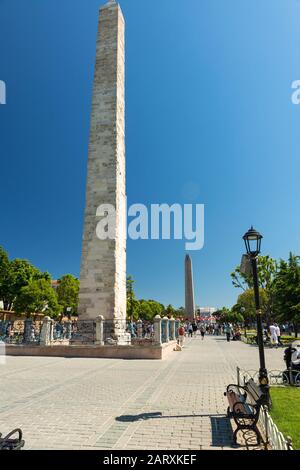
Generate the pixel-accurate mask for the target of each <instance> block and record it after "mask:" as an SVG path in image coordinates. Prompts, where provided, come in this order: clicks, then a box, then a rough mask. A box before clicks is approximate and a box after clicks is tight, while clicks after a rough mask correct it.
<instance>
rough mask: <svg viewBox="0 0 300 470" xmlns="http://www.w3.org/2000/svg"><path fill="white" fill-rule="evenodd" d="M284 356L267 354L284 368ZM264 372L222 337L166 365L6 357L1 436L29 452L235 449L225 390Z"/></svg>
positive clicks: (197, 343) (243, 348)
mask: <svg viewBox="0 0 300 470" xmlns="http://www.w3.org/2000/svg"><path fill="white" fill-rule="evenodd" d="M282 355H283V350H282V349H278V350H266V360H267V366H268V367H269V368H271V369H282V367H283V365H284V364H283V361H282ZM237 365H239V366H240V367H242V368H246V369H257V365H258V350H257V348H255V347H251V346H248V345H245V344H243V343H241V342H231V343H227V342H226V341H225V340H224V338H223V337H206V338H205V340H204V341H201V339H200V338H199V337H197V338H193V339H188V340H186V342H185V347H184V350H183V351H182V352H173V353H171V354H170V356H169V357H168V358H167V359H165V360H164V361H145V360H140V361H137V360H131V361H130V360H119V359H69V358H45V357H7V358H6V364H5V365H0V374H1V375H0V377H1V381H0V432H2V433H6V432H8V431H10V430H11V429H12V428H14V427H21V428H22V429H23V432H24V439H25V441H26V446H25V448H26V449H153V450H154V449H176V450H178V449H184V450H189V449H192V450H196V449H199V450H200V449H211V450H212V449H223V450H230V449H232V447H231V438H232V428H231V424H230V421H229V420H228V419H227V418H226V416H225V413H226V408H227V403H226V399H225V397H224V396H223V392H224V389H225V386H226V385H227V384H228V383H230V382H232V381H233V382H236V373H235V368H236V366H237Z"/></svg>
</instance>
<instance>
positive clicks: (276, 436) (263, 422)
mask: <svg viewBox="0 0 300 470" xmlns="http://www.w3.org/2000/svg"><path fill="white" fill-rule="evenodd" d="M236 370H237V384H238V385H241V386H244V385H245V383H246V382H248V381H249V380H250V379H253V380H254V381H255V382H256V383H258V374H259V373H258V371H255V370H248V371H246V370H244V369H241V368H240V367H237V368H236ZM293 372H296V373H297V375H296V377H298V375H299V382H298V383H297V384H295V383H292V382H290V380H291V379H292V377H293V375H289V374H290V373H291V374H292V373H293ZM268 378H269V384H270V385H272V386H274V385H275V386H276V385H281V386H284V385H289V384H290V385H296V386H299V385H300V372H299V371H292V370H288V371H277V370H271V371H268ZM297 380H298V379H297ZM258 423H259V426H260V429H261V430H262V432H263V437H264V441H265V444H266V445H269V446H270V447H271V448H272V450H293V448H292V439H291V438H290V437H284V435H283V434H282V432H281V431H279V429H278V427H277V425H276V424H275V423H274V421H273V419H272V417H271V416H270V414H269V412H268V407H267V406H262V407H261V409H260V414H259V419H258Z"/></svg>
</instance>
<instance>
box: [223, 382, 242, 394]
mask: <svg viewBox="0 0 300 470" xmlns="http://www.w3.org/2000/svg"><path fill="white" fill-rule="evenodd" d="M230 390H232V391H233V392H235V391H237V393H238V394H239V395H245V396H247V389H246V388H245V387H243V386H242V385H238V384H229V385H227V388H226V393H228V392H230ZM241 391H242V392H244V393H241ZM226 393H225V395H226Z"/></svg>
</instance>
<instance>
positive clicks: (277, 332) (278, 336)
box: [275, 323, 283, 346]
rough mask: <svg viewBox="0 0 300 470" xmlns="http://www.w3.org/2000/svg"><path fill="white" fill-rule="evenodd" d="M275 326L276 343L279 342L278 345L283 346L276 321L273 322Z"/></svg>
mask: <svg viewBox="0 0 300 470" xmlns="http://www.w3.org/2000/svg"><path fill="white" fill-rule="evenodd" d="M275 328H276V335H277V339H278V344H280V346H283V344H282V342H281V332H280V327H279V325H278V324H277V323H275Z"/></svg>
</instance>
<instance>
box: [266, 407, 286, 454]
mask: <svg viewBox="0 0 300 470" xmlns="http://www.w3.org/2000/svg"><path fill="white" fill-rule="evenodd" d="M258 424H259V426H260V428H261V429H262V431H263V434H264V438H265V443H266V445H269V446H270V447H271V448H272V450H293V447H292V439H291V438H290V437H287V438H285V437H284V435H283V434H282V432H281V431H279V429H278V427H277V426H276V424H275V423H274V421H273V419H272V418H271V416H270V415H269V412H268V408H267V407H266V406H262V407H261V409H260V414H259V418H258Z"/></svg>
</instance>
